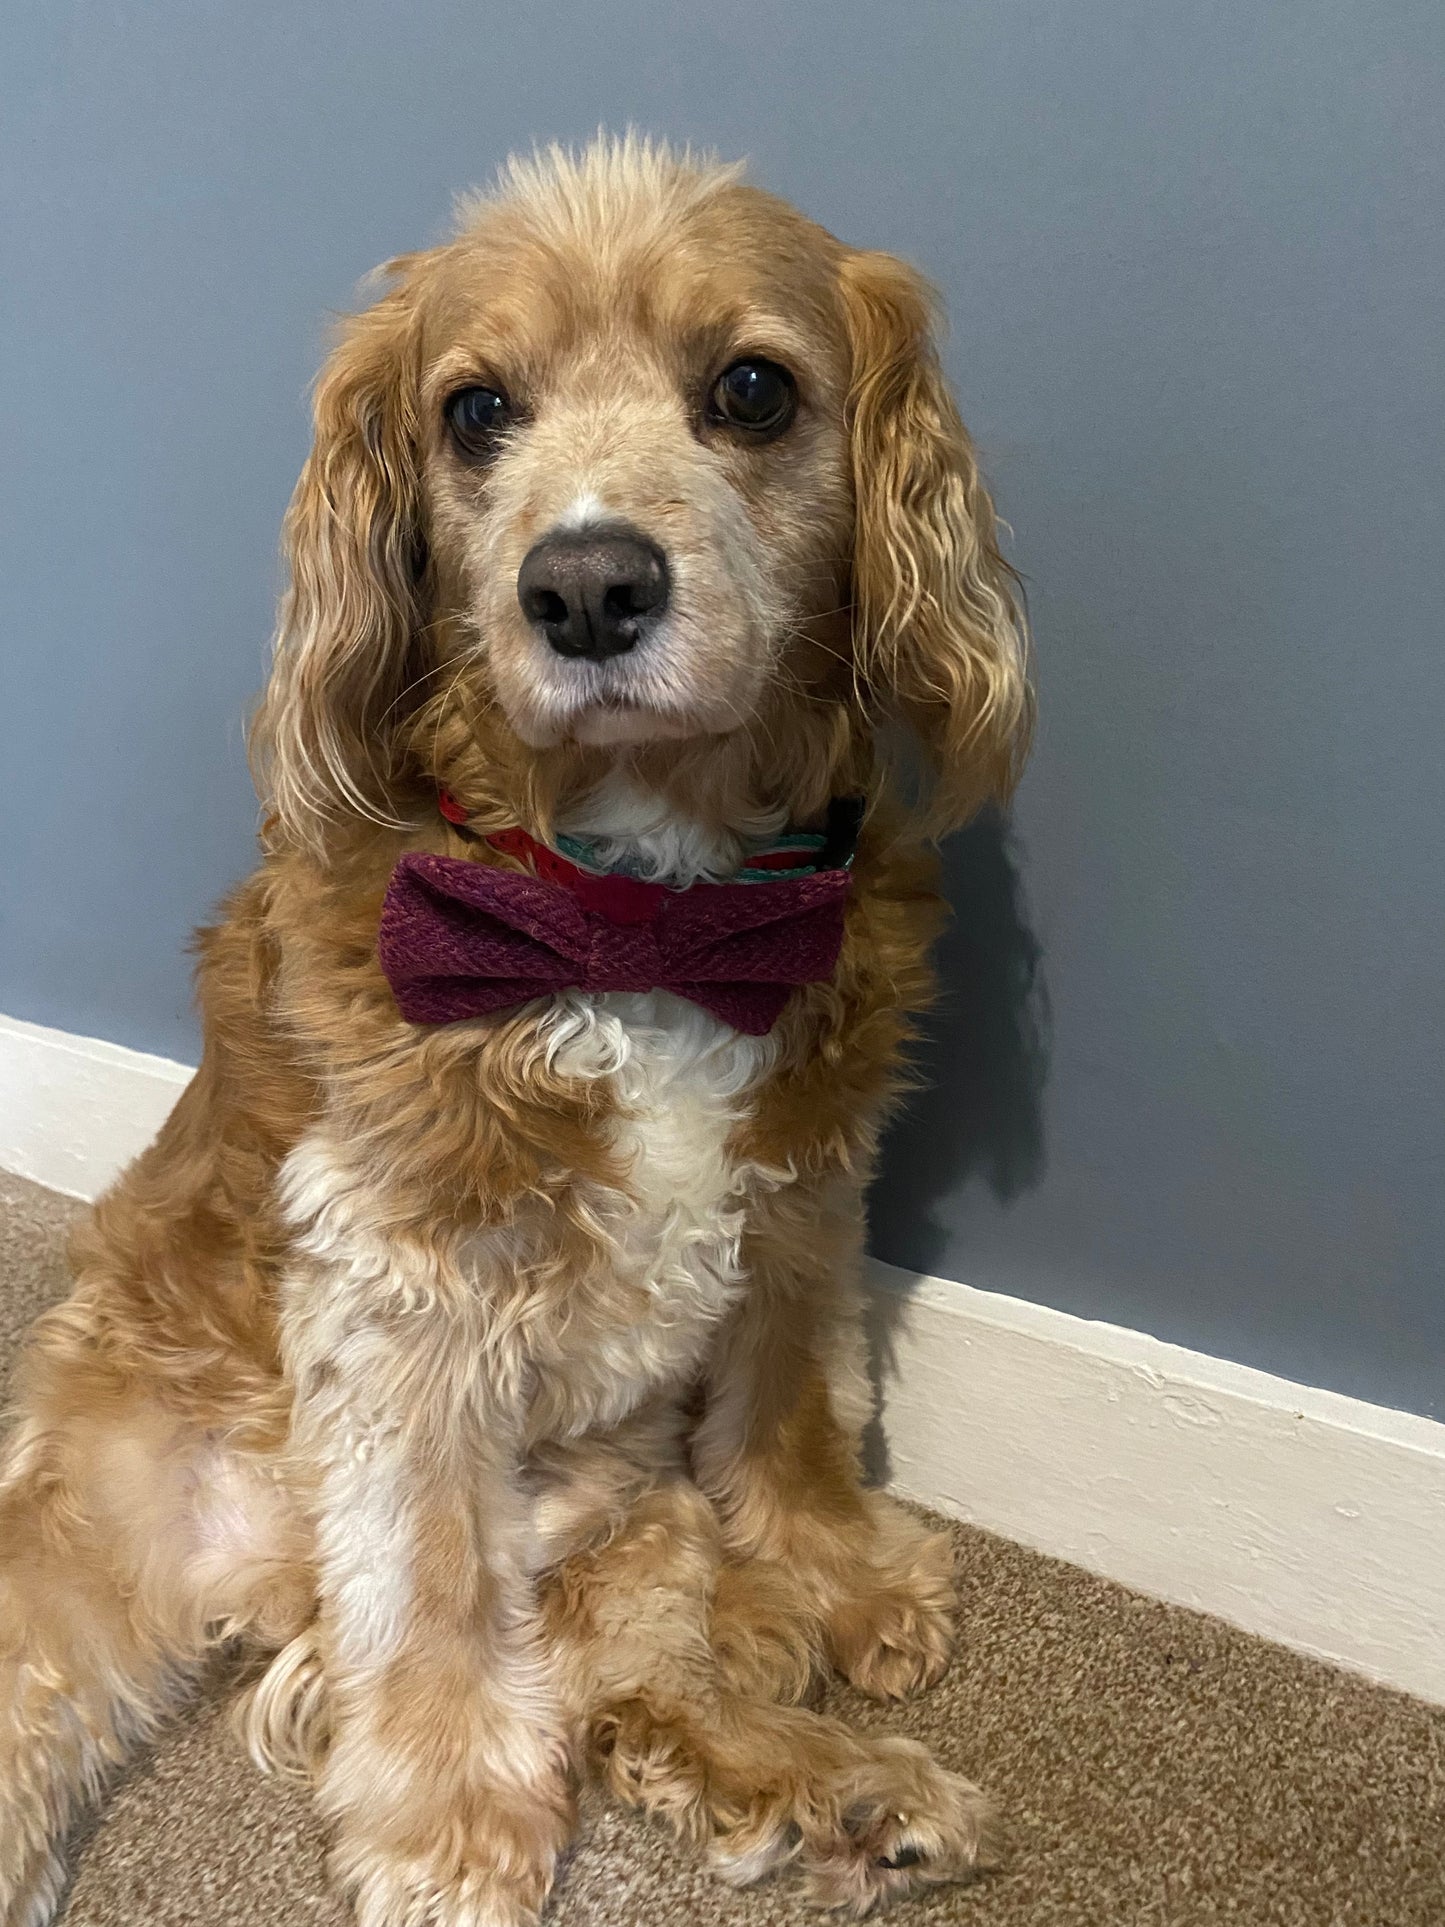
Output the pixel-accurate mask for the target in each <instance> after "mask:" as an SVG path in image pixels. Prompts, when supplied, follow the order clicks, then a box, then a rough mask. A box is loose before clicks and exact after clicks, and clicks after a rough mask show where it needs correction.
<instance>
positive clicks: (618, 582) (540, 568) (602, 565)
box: [517, 529, 668, 662]
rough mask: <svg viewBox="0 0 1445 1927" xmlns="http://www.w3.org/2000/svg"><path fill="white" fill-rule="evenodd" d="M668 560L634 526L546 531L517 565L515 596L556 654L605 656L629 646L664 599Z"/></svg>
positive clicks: (597, 658) (662, 606) (593, 658)
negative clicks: (562, 531) (518, 565)
mask: <svg viewBox="0 0 1445 1927" xmlns="http://www.w3.org/2000/svg"><path fill="white" fill-rule="evenodd" d="M667 586H668V585H667V563H666V560H665V559H664V557H663V553H662V550H661V549H659V548H658V546H657V544H656V543H655V542H649V541H648V540H647V537H646V536H644V535H639V534H637V533H635V532H634V531H633V530H630V529H580V530H578V531H577V532H576V533H570V532H569V533H563V534H557V535H544V536H543V537H542V540H541V541H540V542H538V543H537V544H535V546H534V547H533V548H531V549H529V550H528V551H527V554H526V556H525V558H524V559H523V562H522V566H521V568H520V569H518V571H517V600H518V601H519V602H520V603H521V605H522V613H523V614H524V615H525V616H526V618H527V620H528V621H529V622H535V623H536V625H537V627H538V628H539V629H540V630H541V631H542V633H543V635H545V636H546V638H547V640H548V642H550V643H551V645H552V647H553V648H554V649H555V650H556V651H557V653H558V655H559V656H585V657H587V658H588V659H589V660H590V661H593V662H601V661H602V660H603V659H604V658H605V657H607V656H620V655H622V653H623V652H624V651H625V650H628V649H631V648H632V647H633V645H634V644H635V643H636V641H637V639H638V637H639V636H640V635H641V634H642V631H643V630H644V628H645V627H646V626H647V624H648V623H649V622H652V621H656V619H657V618H658V616H660V615H661V614H662V612H663V610H664V609H665V608H666V607H667Z"/></svg>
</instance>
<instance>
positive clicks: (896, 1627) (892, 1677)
mask: <svg viewBox="0 0 1445 1927" xmlns="http://www.w3.org/2000/svg"><path fill="white" fill-rule="evenodd" d="M907 1526H908V1528H909V1529H908V1530H907V1532H906V1536H905V1534H904V1533H903V1532H899V1533H898V1534H897V1543H896V1545H895V1546H894V1547H892V1548H890V1556H889V1558H888V1559H887V1560H886V1561H885V1562H883V1563H881V1564H875V1563H873V1562H871V1561H870V1562H869V1563H868V1564H867V1565H860V1569H859V1571H858V1572H857V1574H856V1576H854V1577H853V1578H852V1582H851V1583H850V1584H849V1585H848V1586H847V1588H846V1589H845V1590H844V1591H843V1592H842V1594H841V1596H839V1597H837V1598H836V1599H835V1601H834V1604H833V1607H832V1610H831V1612H830V1614H829V1619H828V1634H829V1643H830V1645H831V1647H832V1654H833V1659H834V1663H835V1664H836V1665H837V1668H838V1670H839V1672H840V1673H842V1674H843V1675H844V1677H845V1678H847V1679H848V1680H850V1681H851V1682H852V1683H853V1685H854V1686H856V1687H858V1688H859V1689H860V1691H862V1692H864V1693H869V1694H871V1695H872V1696H873V1697H874V1698H875V1699H905V1698H907V1696H908V1695H909V1694H910V1693H916V1692H919V1691H921V1689H922V1688H923V1687H925V1686H931V1685H932V1684H933V1682H934V1681H935V1680H936V1679H937V1678H938V1677H939V1676H940V1674H941V1673H942V1672H943V1670H944V1668H945V1667H946V1666H947V1664H948V1659H949V1655H950V1653H951V1652H952V1651H953V1639H954V1616H955V1612H956V1609H957V1604H958V1596H957V1592H956V1590H955V1587H954V1580H953V1545H952V1542H951V1540H950V1539H949V1537H948V1535H947V1534H946V1533H942V1532H939V1533H921V1532H919V1531H918V1530H917V1528H914V1527H913V1526H912V1522H911V1521H908V1522H907Z"/></svg>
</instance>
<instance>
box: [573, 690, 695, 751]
mask: <svg viewBox="0 0 1445 1927" xmlns="http://www.w3.org/2000/svg"><path fill="white" fill-rule="evenodd" d="M715 733H716V732H715V731H713V730H704V729H699V728H698V726H697V724H696V723H695V722H694V721H692V720H691V719H689V718H688V717H687V716H686V715H682V714H678V713H672V714H669V713H668V712H667V711H665V710H658V709H651V708H648V707H647V706H646V705H645V704H643V703H635V702H629V701H627V700H626V698H623V697H616V698H611V699H604V700H603V701H601V702H596V703H593V704H591V705H589V706H588V707H587V708H585V709H583V710H581V711H579V712H578V714H577V715H576V716H575V717H574V718H573V721H572V725H571V729H570V731H569V734H570V735H571V737H572V739H573V740H574V741H575V742H578V743H583V744H586V745H587V746H588V747H589V748H592V749H605V748H609V747H622V746H625V745H627V744H633V743H655V742H667V741H675V740H677V739H680V738H682V737H687V736H697V735H713V734H715Z"/></svg>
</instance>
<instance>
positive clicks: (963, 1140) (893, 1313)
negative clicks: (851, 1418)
mask: <svg viewBox="0 0 1445 1927" xmlns="http://www.w3.org/2000/svg"><path fill="white" fill-rule="evenodd" d="M943 875H944V888H945V891H946V892H947V895H948V898H949V901H950V903H951V904H952V905H953V912H954V914H953V919H952V921H951V922H950V924H949V926H948V929H947V930H946V931H945V933H944V935H943V937H942V939H941V940H940V943H939V946H938V953H937V957H936V963H937V967H938V977H939V987H940V994H939V1000H938V1003H937V1005H936V1006H935V1008H934V1010H933V1011H932V1012H931V1013H930V1015H929V1018H928V1020H927V1022H926V1023H925V1024H924V1025H923V1027H922V1035H921V1037H920V1040H919V1044H918V1046H917V1048H916V1052H915V1056H916V1061H917V1064H918V1068H919V1071H920V1074H921V1077H922V1079H923V1080H924V1082H923V1085H922V1088H921V1089H920V1090H919V1091H917V1092H916V1093H915V1094H914V1096H913V1097H912V1099H911V1101H910V1102H909V1104H908V1107H907V1109H906V1110H905V1112H904V1114H903V1115H902V1116H901V1117H900V1118H899V1119H898V1121H897V1123H896V1124H895V1125H894V1126H893V1128H892V1130H891V1131H890V1132H889V1133H888V1136H887V1138H886V1140H885V1143H884V1147H883V1155H882V1158H881V1160H880V1164H879V1169H878V1177H877V1181H876V1183H875V1184H874V1187H873V1191H872V1195H871V1198H870V1201H869V1221H870V1227H871V1238H870V1248H871V1249H872V1250H873V1252H874V1253H875V1254H876V1255H877V1256H878V1257H880V1258H884V1259H886V1260H887V1261H888V1262H889V1263H891V1264H896V1265H900V1266H903V1267H905V1268H906V1269H908V1270H912V1271H920V1272H929V1271H932V1270H933V1269H934V1268H935V1266H936V1264H937V1261H938V1259H939V1258H940V1257H941V1256H942V1254H943V1252H944V1250H945V1248H946V1245H947V1231H946V1228H945V1226H944V1225H943V1224H942V1223H941V1222H940V1220H939V1217H938V1213H937V1206H938V1204H939V1202H940V1201H941V1200H942V1199H944V1198H946V1197H950V1196H952V1195H954V1194H956V1193H957V1192H959V1191H961V1190H962V1189H963V1187H964V1186H965V1185H966V1184H968V1183H969V1181H970V1180H971V1179H974V1178H978V1179H981V1180H982V1181H983V1182H984V1183H985V1184H986V1185H987V1186H988V1187H989V1189H990V1190H991V1191H992V1192H993V1193H994V1195H995V1196H996V1197H998V1198H1000V1199H1002V1200H1003V1201H1004V1202H1005V1203H1007V1202H1009V1201H1011V1200H1012V1199H1014V1198H1016V1197H1018V1196H1019V1195H1020V1194H1021V1193H1022V1192H1024V1191H1027V1190H1029V1189H1030V1188H1031V1187H1032V1186H1034V1185H1035V1184H1037V1183H1038V1181H1039V1179H1040V1177H1041V1176H1042V1175H1043V1169H1044V1133H1043V1091H1044V1084H1045V1082H1046V1079H1047V1076H1048V1064H1049V1008H1048V996H1047V992H1046V989H1045V985H1044V979H1043V971H1042V960H1043V951H1042V947H1041V946H1040V944H1039V940H1038V938H1037V937H1036V936H1035V935H1034V932H1033V930H1032V929H1031V928H1030V926H1029V923H1028V919H1027V915H1026V906H1025V901H1024V891H1023V884H1022V881H1021V879H1020V876H1019V869H1018V863H1017V861H1016V858H1015V854H1014V849H1013V844H1012V838H1011V835H1010V831H1009V824H1008V820H1007V818H1006V817H1005V816H1004V815H1003V814H1002V813H1001V812H999V811H989V812H986V813H985V814H984V815H983V816H981V817H980V818H979V819H978V820H977V821H976V822H975V823H973V824H971V825H970V827H969V828H968V829H967V830H965V831H964V832H963V833H962V834H961V835H959V836H956V837H953V838H952V839H950V841H949V842H948V843H947V844H946V845H945V847H944V850H943ZM906 1315H907V1295H906V1294H900V1295H897V1296H895V1295H894V1294H892V1293H888V1294H886V1295H884V1294H873V1295H872V1296H871V1297H870V1299H869V1302H868V1331H867V1338H868V1351H869V1372H870V1376H871V1378H872V1383H873V1396H874V1416H873V1418H872V1420H871V1422H870V1423H869V1426H868V1428H867V1431H866V1433H865V1435H864V1457H865V1463H866V1465H867V1469H868V1472H869V1475H870V1477H872V1478H874V1479H877V1480H880V1481H881V1480H886V1479H887V1477H888V1475H889V1466H888V1454H887V1447H886V1444H885V1442H884V1439H883V1433H882V1427H881V1423H880V1419H879V1411H880V1408H881V1404H882V1395H883V1382H884V1379H885V1377H886V1376H887V1375H888V1374H889V1373H890V1372H891V1371H892V1370H893V1334H894V1332H895V1331H896V1329H897V1327H898V1325H899V1323H900V1321H901V1320H902V1319H903V1318H904V1317H906Z"/></svg>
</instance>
